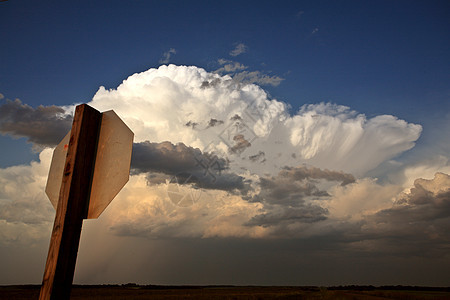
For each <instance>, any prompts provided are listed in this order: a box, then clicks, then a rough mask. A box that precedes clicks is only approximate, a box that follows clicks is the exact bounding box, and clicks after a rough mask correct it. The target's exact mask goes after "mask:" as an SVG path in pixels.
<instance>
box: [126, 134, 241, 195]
mask: <svg viewBox="0 0 450 300" xmlns="http://www.w3.org/2000/svg"><path fill="white" fill-rule="evenodd" d="M131 165H132V168H133V169H134V170H135V172H136V173H149V175H148V177H147V179H148V181H149V183H155V184H157V183H165V182H166V180H170V177H172V176H177V178H178V180H181V181H182V182H184V180H185V179H187V177H189V176H192V177H191V179H192V180H194V182H195V183H196V184H198V185H199V187H202V188H207V189H218V190H225V191H230V192H231V191H233V190H240V191H241V192H243V193H246V191H247V190H248V184H247V183H246V181H245V179H244V178H243V177H241V176H239V175H236V174H233V173H230V172H228V171H227V170H228V162H227V161H226V160H225V159H223V158H219V157H217V156H215V155H214V154H210V153H202V152H201V151H200V150H199V149H194V148H192V147H187V146H186V145H184V144H183V143H178V144H177V145H174V144H172V143H170V142H162V143H151V142H148V141H147V142H141V143H135V144H134V145H133V156H132V162H131ZM155 172H156V173H155Z"/></svg>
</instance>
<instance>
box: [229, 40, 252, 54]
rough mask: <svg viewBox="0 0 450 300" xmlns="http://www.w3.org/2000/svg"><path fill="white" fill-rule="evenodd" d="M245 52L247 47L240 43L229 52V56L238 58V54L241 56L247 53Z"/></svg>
mask: <svg viewBox="0 0 450 300" xmlns="http://www.w3.org/2000/svg"><path fill="white" fill-rule="evenodd" d="M247 50H248V47H247V46H246V45H245V44H243V43H240V44H237V45H236V48H234V49H233V50H231V51H230V53H229V54H230V55H231V56H238V55H240V54H242V53H245V52H247Z"/></svg>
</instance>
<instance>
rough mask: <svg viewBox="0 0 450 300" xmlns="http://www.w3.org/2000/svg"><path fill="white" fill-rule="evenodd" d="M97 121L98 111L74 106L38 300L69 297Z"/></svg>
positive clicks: (83, 214) (91, 168) (89, 178)
mask: <svg viewBox="0 0 450 300" xmlns="http://www.w3.org/2000/svg"><path fill="white" fill-rule="evenodd" d="M100 124H101V113H100V112H98V111H97V110H95V109H94V108H92V107H90V106H88V105H86V104H82V105H78V106H77V107H76V109H75V116H74V119H73V125H72V130H71V134H70V142H69V148H68V151H67V157H66V162H65V166H64V174H63V179H62V184H61V190H60V193H59V200H58V206H57V209H56V217H55V223H54V225H53V232H52V236H51V240H50V249H49V251H48V256H47V263H46V265H45V271H44V278H43V280H42V287H41V292H40V295H39V299H40V300H64V299H69V298H70V290H71V287H72V281H73V275H74V272H75V263H76V260H77V254H78V245H79V242H80V235H81V227H82V225H83V219H85V218H86V217H87V213H88V209H89V195H90V190H91V182H92V174H93V171H94V164H95V157H96V152H97V141H98V135H99V130H100Z"/></svg>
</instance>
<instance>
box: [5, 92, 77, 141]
mask: <svg viewBox="0 0 450 300" xmlns="http://www.w3.org/2000/svg"><path fill="white" fill-rule="evenodd" d="M71 126H72V116H71V115H68V114H66V111H65V110H64V109H63V108H61V107H58V106H54V105H52V106H42V105H41V106H38V107H37V108H33V107H31V106H29V105H26V104H22V102H21V101H20V100H18V99H16V100H14V101H11V100H6V102H5V103H3V104H2V105H0V133H2V134H9V135H11V136H14V137H26V138H28V140H29V141H30V142H32V143H34V144H37V145H41V146H54V145H56V144H58V143H59V142H60V140H61V139H62V138H63V137H64V135H65V134H66V133H67V132H68V131H69V130H70V128H71Z"/></svg>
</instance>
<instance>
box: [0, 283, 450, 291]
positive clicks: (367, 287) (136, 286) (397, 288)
mask: <svg viewBox="0 0 450 300" xmlns="http://www.w3.org/2000/svg"><path fill="white" fill-rule="evenodd" d="M0 287H18V288H21V289H36V288H40V285H37V284H24V285H3V286H2V285H0ZM72 287H74V288H75V287H76V288H118V287H122V288H128V289H153V290H169V289H214V288H221V289H226V288H246V287H248V288H262V289H265V288H297V289H301V290H304V291H319V290H323V289H326V290H330V291H335V290H353V291H375V290H383V291H387V290H390V291H435V292H450V287H430V286H409V285H383V286H373V285H339V286H329V287H326V286H257V285H247V286H242V285H153V284H147V285H140V284H136V283H126V284H94V285H81V284H74V285H72Z"/></svg>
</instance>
